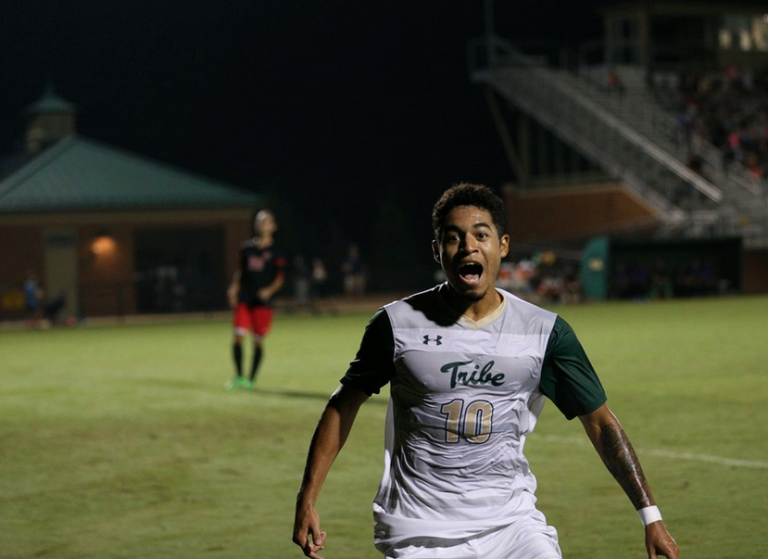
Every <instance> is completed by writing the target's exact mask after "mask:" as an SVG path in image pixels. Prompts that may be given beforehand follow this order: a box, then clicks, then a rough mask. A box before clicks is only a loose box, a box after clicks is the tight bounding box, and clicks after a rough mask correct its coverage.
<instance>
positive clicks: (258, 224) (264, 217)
mask: <svg viewBox="0 0 768 559" xmlns="http://www.w3.org/2000/svg"><path fill="white" fill-rule="evenodd" d="M253 229H254V231H255V232H256V234H257V235H265V234H267V235H268V234H272V233H274V232H275V231H277V222H276V221H275V216H273V215H272V214H271V213H269V212H267V211H261V212H259V213H258V214H257V215H256V219H255V220H254V222H253Z"/></svg>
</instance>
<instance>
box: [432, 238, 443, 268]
mask: <svg viewBox="0 0 768 559" xmlns="http://www.w3.org/2000/svg"><path fill="white" fill-rule="evenodd" d="M432 256H433V257H434V259H435V261H436V262H437V263H438V264H442V262H441V260H440V244H439V243H438V242H437V241H436V240H434V239H433V240H432Z"/></svg>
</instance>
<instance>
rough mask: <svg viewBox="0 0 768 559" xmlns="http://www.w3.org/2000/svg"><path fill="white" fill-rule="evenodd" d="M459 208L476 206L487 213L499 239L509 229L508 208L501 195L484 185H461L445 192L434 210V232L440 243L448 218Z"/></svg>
mask: <svg viewBox="0 0 768 559" xmlns="http://www.w3.org/2000/svg"><path fill="white" fill-rule="evenodd" d="M457 206H475V207H476V208H480V209H482V210H485V211H487V212H488V213H489V214H491V219H492V220H493V224H494V225H495V226H496V230H497V231H498V233H499V237H501V235H503V234H504V232H505V229H506V227H507V218H506V207H505V205H504V201H503V200H502V199H501V198H500V197H499V195H498V194H496V193H495V192H494V191H493V190H491V189H490V188H488V187H487V186H484V185H482V184H470V183H461V184H456V185H454V186H452V187H450V188H449V189H448V190H446V191H445V192H443V195H442V196H440V199H439V200H438V201H437V202H436V203H435V206H434V208H432V231H433V232H434V235H435V239H437V240H438V241H439V240H440V238H441V237H442V232H443V231H442V230H443V223H444V221H445V218H446V216H447V215H448V214H449V213H451V211H452V210H453V209H454V208H455V207H457Z"/></svg>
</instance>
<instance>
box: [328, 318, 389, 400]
mask: <svg viewBox="0 0 768 559" xmlns="http://www.w3.org/2000/svg"><path fill="white" fill-rule="evenodd" d="M394 354H395V337H394V335H393V333H392V324H391V323H390V322H389V316H387V312H386V311H385V310H384V309H379V311H378V312H377V313H376V314H375V315H373V318H371V321H370V322H369V323H368V326H366V327H365V333H364V334H363V339H362V341H361V342H360V349H358V350H357V355H356V356H355V359H354V360H353V361H352V362H351V363H350V364H349V369H347V372H346V374H345V375H344V376H343V377H342V378H341V383H342V384H343V385H344V386H348V387H350V388H356V389H357V390H361V391H363V392H365V393H366V394H368V396H370V395H372V394H378V393H379V391H380V390H381V387H382V386H384V385H385V384H387V383H388V382H389V381H390V379H391V378H392V375H393V374H394V372H395V364H394V360H393V357H394Z"/></svg>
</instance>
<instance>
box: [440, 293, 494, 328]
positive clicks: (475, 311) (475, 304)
mask: <svg viewBox="0 0 768 559" xmlns="http://www.w3.org/2000/svg"><path fill="white" fill-rule="evenodd" d="M441 291H442V293H443V296H444V297H445V300H446V302H447V303H448V306H449V307H451V308H452V309H453V310H454V311H456V312H457V313H459V314H461V315H463V316H466V317H467V318H470V319H472V320H474V321H475V322H477V321H479V320H482V319H483V318H485V317H486V316H488V315H490V314H491V313H492V312H493V311H495V310H496V309H497V308H499V305H501V303H502V296H501V294H500V293H499V292H498V291H496V289H495V288H491V289H490V290H489V291H488V293H486V294H485V295H484V296H483V298H482V299H478V300H476V301H473V300H471V299H468V298H466V297H464V296H463V295H461V294H460V293H458V292H457V291H455V290H454V289H452V288H451V286H450V284H446V285H445V286H444V287H443V288H442V289H441Z"/></svg>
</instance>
